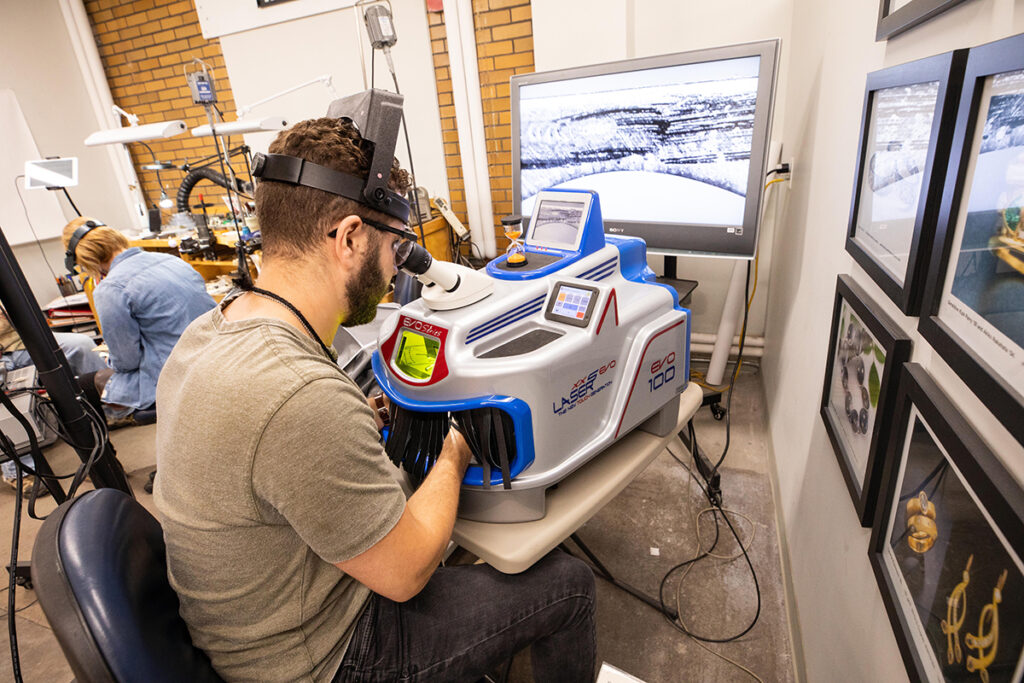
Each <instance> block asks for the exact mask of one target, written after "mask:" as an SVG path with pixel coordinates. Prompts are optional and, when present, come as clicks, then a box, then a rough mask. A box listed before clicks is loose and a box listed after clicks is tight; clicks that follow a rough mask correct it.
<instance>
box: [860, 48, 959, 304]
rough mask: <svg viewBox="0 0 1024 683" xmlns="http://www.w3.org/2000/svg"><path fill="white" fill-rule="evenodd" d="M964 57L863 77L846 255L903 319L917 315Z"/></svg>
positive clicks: (918, 63) (922, 62) (952, 55)
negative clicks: (887, 298) (861, 105)
mask: <svg viewBox="0 0 1024 683" xmlns="http://www.w3.org/2000/svg"><path fill="white" fill-rule="evenodd" d="M966 61H967V50H957V51H955V52H947V53H945V54H941V55H936V56H934V57H928V58H927V59H921V60H918V61H916V62H910V63H908V64H900V65H899V66H893V67H890V68H888V69H883V70H881V71H875V72H874V73H870V74H868V79H867V89H866V91H865V93H864V113H863V116H862V117H861V134H860V145H859V148H858V150H857V175H856V183H855V185H854V188H853V202H852V205H851V207H850V223H849V228H848V230H847V234H846V250H847V251H848V252H850V254H851V255H852V256H853V258H854V259H855V260H856V261H857V263H858V264H860V266H861V267H862V268H863V269H864V270H865V271H866V272H867V274H868V275H870V276H871V279H873V280H874V281H875V282H876V283H878V286H879V287H881V288H882V291H884V292H885V293H886V295H887V296H888V297H889V298H890V299H892V300H893V301H894V302H895V303H896V305H898V306H899V307H900V310H901V311H903V312H904V313H906V314H907V315H917V314H918V312H919V311H920V309H921V297H922V289H923V287H924V277H925V274H926V269H927V260H928V259H927V257H928V255H929V254H930V250H931V244H932V235H933V234H934V233H935V221H936V219H937V218H938V214H939V212H938V206H939V199H940V198H941V196H942V183H943V181H944V180H945V177H946V162H947V160H948V159H949V145H950V142H951V141H952V138H953V126H954V124H955V122H956V103H957V100H958V99H959V97H960V88H961V85H962V83H963V70H964V64H965V63H966Z"/></svg>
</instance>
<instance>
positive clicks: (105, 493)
mask: <svg viewBox="0 0 1024 683" xmlns="http://www.w3.org/2000/svg"><path fill="white" fill-rule="evenodd" d="M32 581H33V583H34V584H35V589H36V592H37V593H38V595H39V604H40V605H41V606H42V608H43V612H44V613H45V614H46V618H47V619H48V620H49V621H50V625H51V626H52V627H53V631H54V634H55V635H56V636H57V641H58V642H59V643H60V646H61V649H62V650H63V651H64V655H65V656H66V657H67V660H68V663H69V664H70V665H71V669H72V671H73V672H74V674H75V678H76V679H77V680H78V681H81V682H83V683H84V682H89V683H92V682H94V681H95V682H97V683H99V682H112V681H152V682H160V681H168V682H170V681H186V680H187V681H197V682H200V683H207V682H210V683H212V682H215V681H221V679H220V677H218V676H217V674H216V673H215V672H214V670H213V667H212V666H211V665H210V660H209V658H208V657H207V656H206V654H205V653H204V652H203V651H202V650H200V649H198V648H196V647H195V646H194V645H193V644H192V640H191V638H190V637H189V633H188V628H187V627H186V626H185V622H184V621H183V620H182V618H181V616H180V615H179V613H178V608H179V603H178V596H177V594H176V593H175V592H174V589H172V588H171V586H170V584H169V583H168V581H167V557H166V550H165V548H164V540H163V533H162V531H161V528H160V524H159V522H157V520H156V519H155V518H154V517H153V516H152V515H151V514H149V512H148V511H147V510H146V509H145V508H144V507H142V505H140V504H139V503H138V502H137V501H136V500H135V499H133V498H132V497H131V496H129V495H127V494H125V493H123V492H121V491H116V490H114V489H99V490H96V491H89V492H88V493H85V494H83V495H81V496H79V497H78V498H75V499H72V500H69V501H67V502H65V503H64V504H63V505H61V506H60V507H59V508H57V510H55V511H54V512H53V513H52V514H51V515H50V516H49V517H48V518H47V519H46V521H45V522H44V523H43V525H42V527H41V528H40V530H39V534H38V536H37V537H36V543H35V547H34V548H33V550H32Z"/></svg>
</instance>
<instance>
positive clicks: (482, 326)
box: [466, 294, 547, 338]
mask: <svg viewBox="0 0 1024 683" xmlns="http://www.w3.org/2000/svg"><path fill="white" fill-rule="evenodd" d="M545 298H547V294H541V295H540V296H538V297H537V298H535V299H530V300H529V301H527V302H526V303H524V304H520V305H519V306H516V307H515V308H513V309H512V310H509V311H506V312H504V313H502V314H501V315H499V316H497V317H494V318H491V319H490V320H488V321H487V322H485V323H481V324H479V325H477V326H476V327H474V328H473V329H471V330H470V331H469V333H468V334H467V335H466V336H467V338H468V337H472V336H473V335H475V334H479V333H480V332H484V331H485V330H487V329H488V328H490V327H492V326H494V325H497V324H499V323H503V322H505V321H506V319H507V318H509V317H510V316H514V315H516V314H518V313H519V312H520V311H522V310H523V309H524V308H532V307H533V306H536V305H537V304H538V303H541V302H543V301H544V299H545Z"/></svg>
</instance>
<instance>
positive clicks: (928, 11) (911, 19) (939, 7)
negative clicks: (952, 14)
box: [875, 0, 964, 43]
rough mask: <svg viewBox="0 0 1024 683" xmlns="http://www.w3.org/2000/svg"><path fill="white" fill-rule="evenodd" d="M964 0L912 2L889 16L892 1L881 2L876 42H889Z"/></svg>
mask: <svg viewBox="0 0 1024 683" xmlns="http://www.w3.org/2000/svg"><path fill="white" fill-rule="evenodd" d="M963 1H964V0H912V1H911V2H910V3H908V4H907V5H905V6H903V7H901V8H899V9H898V10H896V11H895V12H893V13H892V14H889V5H890V3H891V2H892V0H879V3H878V25H877V27H876V28H875V42H876V43H877V42H878V41H880V40H888V39H889V38H892V37H894V36H898V35H899V34H901V33H903V32H904V31H909V30H910V29H912V28H914V27H915V26H917V25H918V24H923V23H924V22H926V21H928V20H929V19H931V18H932V17H934V16H936V15H938V14H942V13H943V12H945V11H946V10H948V9H951V8H952V7H954V6H956V5H959V4H960V3H961V2H963Z"/></svg>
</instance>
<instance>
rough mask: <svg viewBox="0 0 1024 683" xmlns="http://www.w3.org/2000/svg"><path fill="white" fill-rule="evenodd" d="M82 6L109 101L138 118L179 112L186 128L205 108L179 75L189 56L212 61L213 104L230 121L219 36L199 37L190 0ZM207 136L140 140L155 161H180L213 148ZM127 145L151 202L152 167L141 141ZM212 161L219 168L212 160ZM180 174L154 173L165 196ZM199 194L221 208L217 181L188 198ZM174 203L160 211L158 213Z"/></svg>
mask: <svg viewBox="0 0 1024 683" xmlns="http://www.w3.org/2000/svg"><path fill="white" fill-rule="evenodd" d="M85 9H86V12H87V13H88V15H89V21H90V23H91V24H92V30H93V36H94V37H95V39H96V46H97V47H98V48H99V53H100V59H101V60H102V62H103V69H104V71H105V72H106V75H107V81H108V83H109V84H110V91H111V93H112V95H113V97H114V103H115V104H117V105H118V106H119V107H121V108H122V109H124V110H126V111H128V112H130V113H132V114H136V115H137V116H138V117H139V123H140V124H145V123H153V122H157V121H166V120H173V119H181V120H183V121H184V122H185V124H186V125H187V126H188V127H189V128H190V129H191V128H194V127H195V126H199V125H203V124H205V123H207V118H206V111H205V110H204V109H203V107H201V106H199V105H196V104H193V103H192V97H191V95H190V93H189V89H188V84H187V83H186V81H185V75H184V70H185V68H186V67H187V68H188V70H189V71H192V70H194V69H195V68H197V67H198V65H196V64H193V62H192V58H193V57H198V58H199V59H202V60H203V61H204V62H206V63H207V64H209V65H210V66H211V67H212V68H213V75H214V78H215V84H216V88H217V95H218V99H219V101H218V103H217V106H218V107H219V108H220V110H221V111H222V112H224V113H225V114H226V115H227V118H228V119H229V120H232V119H233V118H234V116H233V112H234V111H235V102H234V97H233V95H232V93H231V86H230V84H229V83H228V77H227V71H226V70H225V68H224V55H223V54H222V53H221V49H220V41H219V40H206V39H205V38H203V35H202V30H201V29H200V26H199V17H198V15H197V14H196V10H195V7H194V5H193V3H192V0H127V1H125V0H85ZM122 123H125V122H124V121H122ZM213 140H214V139H213V138H212V137H205V138H196V137H192V135H191V134H189V133H187V132H186V133H185V134H183V135H179V136H177V137H174V138H167V139H162V140H153V141H150V142H148V143H147V144H148V145H149V146H150V147H152V149H153V152H154V153H155V155H156V158H157V159H159V160H160V161H166V162H171V163H174V164H177V165H181V164H182V163H183V162H185V161H191V162H196V161H198V160H200V159H202V158H204V157H207V156H210V155H213V154H215V152H216V148H215V147H214V141H213ZM241 143H242V138H241V137H235V138H233V139H231V144H232V145H239V144H241ZM128 149H129V151H130V152H131V155H132V162H133V163H134V165H135V172H136V173H137V174H138V177H139V181H140V183H141V185H142V192H143V195H144V196H145V198H146V201H147V203H150V204H151V203H153V202H155V201H157V200H158V199H159V197H160V186H159V185H158V184H157V174H156V173H155V172H154V171H148V170H143V169H142V168H141V166H143V165H145V164H149V163H150V162H151V159H152V157H151V156H150V154H149V151H148V150H147V149H146V148H145V147H144V146H143V145H141V144H131V145H128ZM233 161H234V163H233V164H232V167H233V168H234V169H235V172H236V173H242V174H244V172H245V166H244V163H243V162H242V161H241V157H236V158H235V160H233ZM214 168H215V169H217V170H219V166H215V167H214ZM183 177H184V174H183V173H182V172H181V171H176V170H167V171H161V172H160V179H161V181H162V182H163V185H164V190H165V191H166V192H167V195H168V197H170V198H171V199H172V200H173V199H174V197H175V195H176V194H177V191H178V185H179V184H180V183H181V179H182V178H183ZM200 193H202V194H203V195H204V200H205V201H207V202H211V201H213V202H216V203H217V205H218V207H219V208H220V209H221V210H225V209H226V207H225V205H224V203H223V201H222V200H221V199H220V197H221V195H223V194H225V192H224V190H222V189H221V188H220V187H218V186H216V185H213V184H211V183H209V182H208V181H203V182H201V183H200V184H199V185H197V186H196V188H195V189H194V190H193V192H192V198H191V201H192V203H193V204H195V203H197V202H198V198H197V195H198V194H200ZM174 210H175V209H170V210H167V211H164V213H165V217H166V215H167V214H169V213H171V212H173V211H174Z"/></svg>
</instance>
